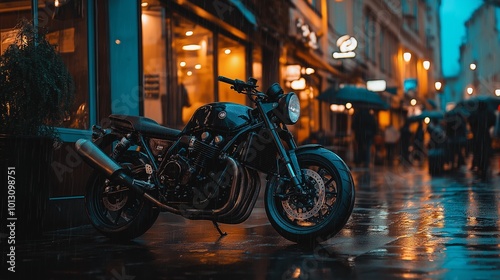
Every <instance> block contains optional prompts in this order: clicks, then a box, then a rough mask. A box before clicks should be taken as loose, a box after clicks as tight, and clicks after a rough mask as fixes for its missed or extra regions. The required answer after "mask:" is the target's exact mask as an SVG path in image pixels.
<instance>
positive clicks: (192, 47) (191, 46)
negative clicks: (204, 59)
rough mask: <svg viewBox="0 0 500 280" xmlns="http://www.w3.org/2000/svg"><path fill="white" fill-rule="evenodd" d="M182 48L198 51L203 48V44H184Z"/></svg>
mask: <svg viewBox="0 0 500 280" xmlns="http://www.w3.org/2000/svg"><path fill="white" fill-rule="evenodd" d="M182 49H183V50H185V51H198V50H201V46H200V45H195V44H193V45H184V46H182Z"/></svg>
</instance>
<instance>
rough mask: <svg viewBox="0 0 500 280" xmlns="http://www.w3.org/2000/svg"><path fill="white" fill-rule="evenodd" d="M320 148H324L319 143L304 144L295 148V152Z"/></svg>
mask: <svg viewBox="0 0 500 280" xmlns="http://www.w3.org/2000/svg"><path fill="white" fill-rule="evenodd" d="M321 148H324V147H323V146H321V145H320V144H305V145H302V146H299V147H297V149H295V153H296V154H300V153H303V152H305V151H311V150H319V149H321Z"/></svg>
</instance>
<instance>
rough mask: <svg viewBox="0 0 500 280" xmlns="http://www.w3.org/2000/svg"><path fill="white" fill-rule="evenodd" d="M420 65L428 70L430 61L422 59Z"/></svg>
mask: <svg viewBox="0 0 500 280" xmlns="http://www.w3.org/2000/svg"><path fill="white" fill-rule="evenodd" d="M422 65H423V66H424V69H425V70H429V68H431V62H430V61H428V60H424V62H422Z"/></svg>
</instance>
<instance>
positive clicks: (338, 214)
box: [264, 148, 355, 245]
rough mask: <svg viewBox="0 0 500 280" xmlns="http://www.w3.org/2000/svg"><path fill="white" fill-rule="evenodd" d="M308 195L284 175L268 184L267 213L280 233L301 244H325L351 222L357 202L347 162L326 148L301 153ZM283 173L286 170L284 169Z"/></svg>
mask: <svg viewBox="0 0 500 280" xmlns="http://www.w3.org/2000/svg"><path fill="white" fill-rule="evenodd" d="M297 159H298V163H299V166H300V168H301V169H302V173H303V174H304V177H305V180H304V181H305V183H304V184H303V188H304V190H305V191H306V194H300V193H297V192H296V191H295V188H294V187H293V184H292V183H291V182H290V181H289V180H283V177H285V178H286V177H288V176H286V175H285V174H284V173H283V172H282V174H281V176H279V177H280V178H281V179H280V178H278V177H277V176H274V177H273V178H271V179H270V180H269V181H268V185H267V188H266V191H265V197H264V200H265V208H266V214H267V217H268V218H269V221H270V222H271V225H272V226H273V227H274V229H275V230H276V231H278V233H279V234H281V235H282V236H283V237H284V238H286V239H288V240H290V241H293V242H296V243H300V244H307V245H312V244H317V243H321V242H323V241H325V240H327V239H329V238H331V237H333V236H334V235H336V234H337V233H338V232H339V231H340V230H341V229H342V228H343V227H344V225H345V224H346V223H347V220H348V219H349V217H350V215H351V213H352V210H353V207H354V200H355V189H354V181H353V179H352V176H351V173H350V170H349V168H348V167H347V165H346V164H345V163H344V161H343V160H342V159H341V158H340V157H339V156H338V155H336V154H335V153H333V152H331V151H329V150H327V149H324V148H316V149H307V150H304V151H301V150H300V149H299V150H298V151H297ZM280 170H286V169H283V168H280Z"/></svg>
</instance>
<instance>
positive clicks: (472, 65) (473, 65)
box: [469, 63, 477, 71]
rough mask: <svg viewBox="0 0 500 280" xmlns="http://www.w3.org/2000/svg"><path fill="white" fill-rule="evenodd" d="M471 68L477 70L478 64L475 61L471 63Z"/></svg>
mask: <svg viewBox="0 0 500 280" xmlns="http://www.w3.org/2000/svg"><path fill="white" fill-rule="evenodd" d="M469 68H470V70H472V71H474V70H476V68H477V65H476V64H475V63H471V64H470V65H469Z"/></svg>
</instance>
